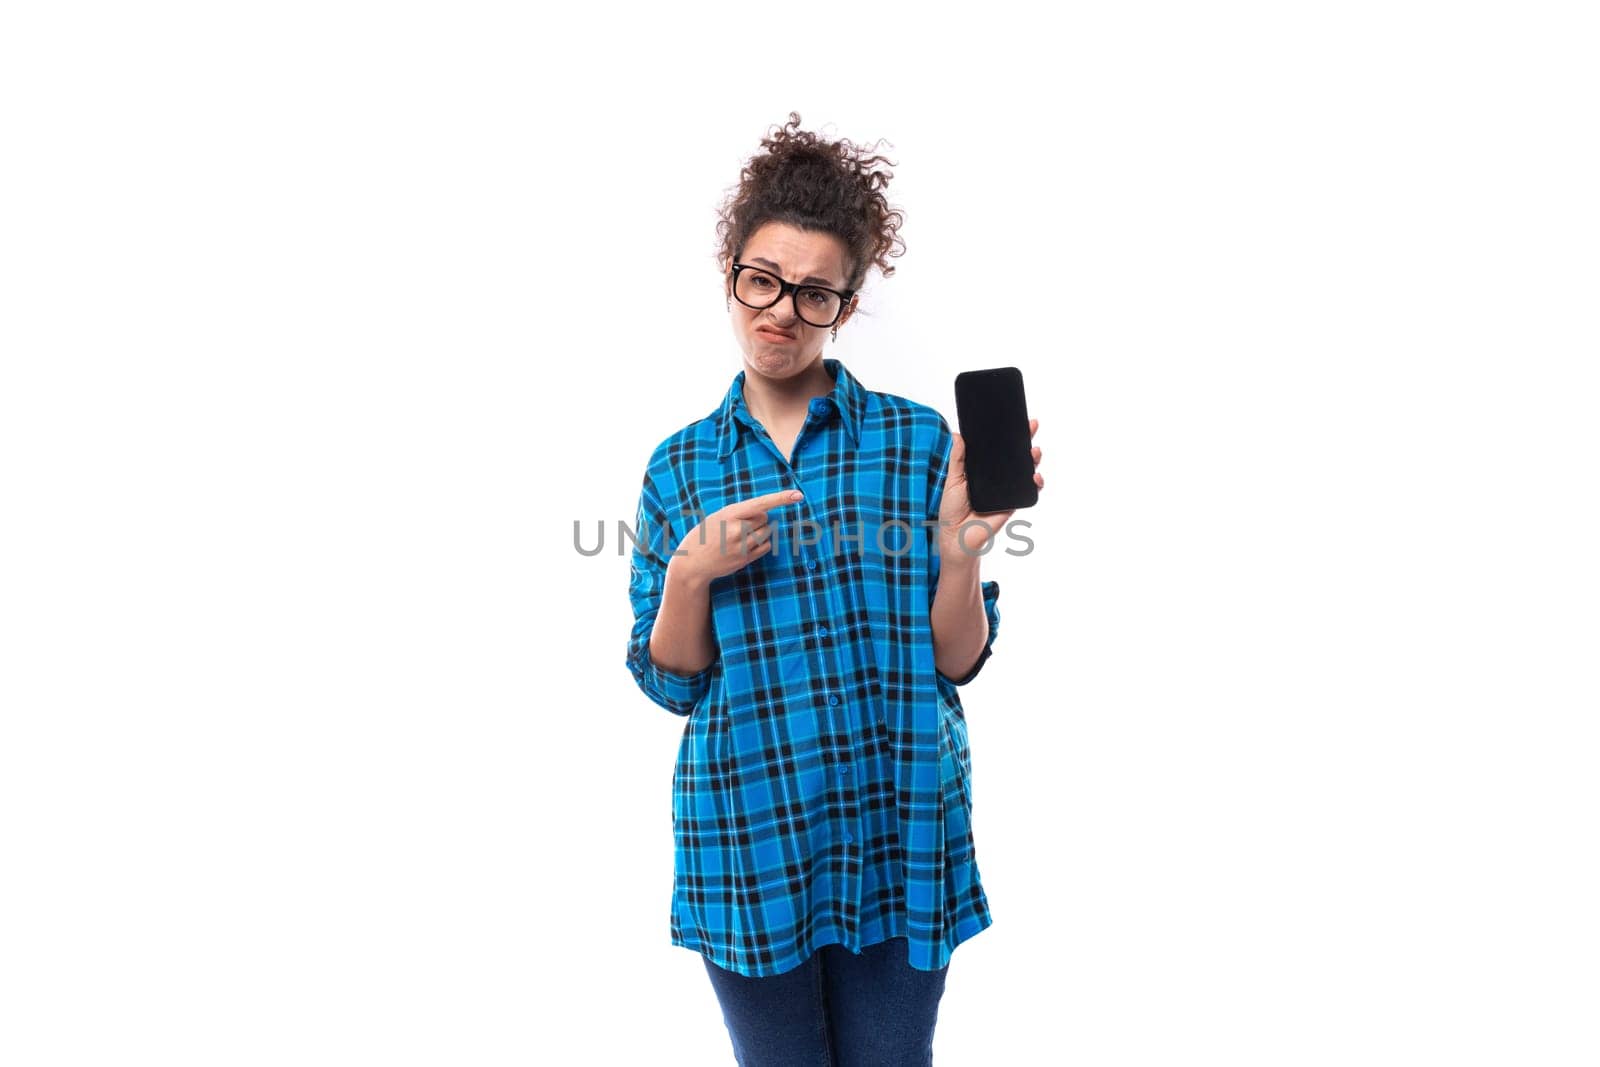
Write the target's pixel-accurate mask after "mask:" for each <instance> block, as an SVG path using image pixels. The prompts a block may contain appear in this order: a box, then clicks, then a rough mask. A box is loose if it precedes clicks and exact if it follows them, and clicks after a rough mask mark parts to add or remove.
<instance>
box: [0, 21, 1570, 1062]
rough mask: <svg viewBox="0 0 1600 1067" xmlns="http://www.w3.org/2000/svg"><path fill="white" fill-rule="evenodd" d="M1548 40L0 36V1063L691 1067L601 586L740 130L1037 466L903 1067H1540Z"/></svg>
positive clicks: (589, 30)
mask: <svg viewBox="0 0 1600 1067" xmlns="http://www.w3.org/2000/svg"><path fill="white" fill-rule="evenodd" d="M1580 7H1581V5H1577V4H1571V5H1554V4H1528V3H1523V4H1517V5H1512V4H1509V3H1503V4H1443V3H1438V4H1417V3H1396V2H1386V3H1349V2H1345V3H1340V4H1328V5H1321V6H1319V7H1316V8H1313V7H1311V6H1308V5H1283V4H1268V3H1256V4H1238V3H1230V4H1225V5H1179V4H1166V5H1156V4H1140V3H1135V4H1117V5H1110V4H1107V5H1097V6H1095V7H1092V8H1081V7H1080V8H1065V9H1057V10H1055V11H1054V12H1053V13H1048V17H1050V18H1054V19H1056V21H1055V22H1053V23H1050V22H1045V21H1041V19H1042V18H1045V17H1046V16H1047V11H1046V9H1043V8H1035V7H1032V6H1029V7H1022V6H1010V5H1003V4H986V5H982V7H981V8H979V9H961V10H959V11H953V12H948V13H941V12H939V11H937V10H935V9H931V8H927V7H923V8H912V7H909V6H907V7H903V8H898V9H894V10H891V9H889V8H887V7H882V6H878V7H870V8H868V7H844V6H833V5H828V4H814V5H809V6H802V7H795V6H793V5H790V6H787V7H774V6H772V5H767V6H765V7H762V6H761V5H751V4H742V5H725V6H716V7H707V8H704V9H691V8H685V7H682V6H675V5H669V6H666V7H658V8H654V9H651V10H648V11H646V10H639V11H628V10H626V9H622V8H618V7H615V6H606V7H603V8H601V9H599V10H597V11H595V12H592V13H588V14H581V15H580V14H579V12H578V9H577V7H575V6H574V5H559V6H558V7H557V8H556V9H555V10H554V11H546V12H542V13H538V14H535V13H534V12H533V9H532V8H531V7H526V6H521V5H497V6H491V5H462V4H453V5H444V4H435V5H421V4H411V5H392V4H391V5H378V4H370V5H357V4H349V3H328V2H321V3H315V4H310V3H299V4H295V3H274V4H270V5H267V4H262V5H253V6H249V7H246V6H244V5H207V4H199V3H191V4H170V3H162V4H148V5H109V4H106V5H85V4H70V3H65V4H59V3H58V4H49V5H45V4H17V5H8V6H7V8H6V9H5V14H4V15H3V16H0V153H3V157H4V166H3V168H0V185H3V187H4V193H3V195H0V357H3V377H0V501H3V504H0V506H3V508H4V516H5V517H4V521H3V522H0V540H3V545H0V547H3V551H0V625H3V631H0V640H3V646H0V648H3V651H0V687H3V691H0V709H3V728H0V729H3V733H0V864H3V877H0V896H3V903H0V1002H3V1003H4V1005H5V1009H4V1019H3V1022H0V1060H3V1061H4V1062H6V1063H7V1064H15V1065H19V1067H21V1065H34V1064H41V1065H42V1064H120V1063H132V1062H150V1063H161V1064H164V1065H179V1064H206V1065H216V1064H228V1065H236V1064H288V1063H294V1064H341V1065H343V1064H357V1063H374V1064H377V1063H381V1064H385V1065H400V1064H452V1065H453V1064H474V1065H499V1064H533V1063H540V1064H544V1063H618V1064H623V1063H642V1062H650V1063H673V1064H710V1063H729V1062H732V1057H731V1055H730V1053H729V1047H728V1040H727V1033H726V1031H725V1030H724V1029H723V1026H722V1021H721V1018H720V1016H719V1014H718V1007H717V1004H716V1001H715V999H714V996H713V994H712V992H711V988H710V985H709V983H708V982H707V980H706V976H705V974H704V970H703V967H702V965H701V963H700V960H699V959H698V957H697V956H696V955H694V954H693V953H691V952H688V951H685V950H684V949H682V948H678V947H675V946H671V945H670V944H669V943H668V905H669V900H670V892H671V861H672V853H671V846H672V843H671V821H670V780H671V774H672V762H673V758H674V754H675V752H676V748H677V744H678V740H679V731H680V729H681V727H682V720H680V719H676V718H674V717H672V716H670V715H669V714H668V713H666V712H665V711H663V710H662V709H660V708H658V707H656V706H655V705H653V704H651V703H649V702H648V701H647V700H646V699H645V698H644V697H643V695H642V694H640V693H639V692H638V691H637V689H635V688H634V685H633V682H632V679H631V678H630V676H629V675H628V673H627V671H626V668H625V666H624V650H625V648H624V646H625V639H626V632H627V629H628V627H629V624H630V622H631V619H630V616H629V611H628V601H627V592H626V584H627V561H626V559H625V558H624V557H623V556H620V555H618V554H616V552H615V547H616V543H615V540H614V524H615V522H616V521H617V520H619V519H622V520H626V521H630V522H631V520H632V516H633V507H634V505H635V503H636V500H637V491H638V485H639V479H640V475H641V473H642V470H643V464H644V462H645V460H646V458H647V457H648V454H649V450H650V448H651V447H652V446H653V445H654V444H655V443H656V442H658V441H659V440H660V439H661V438H662V437H664V436H665V435H666V434H668V433H670V432H672V431H673V430H675V429H677V428H678V427H679V426H682V425H683V424H685V423H687V422H689V421H691V420H693V419H695V418H698V417H700V416H701V415H704V414H707V413H709V412H710V411H711V410H712V409H713V408H714V407H715V406H716V404H717V402H718V401H719V400H720V398H721V396H722V394H723V392H724V391H725V390H726V388H727V386H728V383H729V382H730V381H731V379H732V376H733V375H734V374H735V373H737V372H738V370H739V369H740V356H739V349H738V347H737V344H736V342H735V339H734V336H733V333H732V331H731V329H730V327H729V325H728V321H727V313H726V311H725V309H724V305H723V298H722V295H721V291H720V288H719V278H718V275H717V273H716V267H715V262H714V260H713V253H714V250H715V233H714V229H713V227H714V223H715V209H716V207H717V205H718V203H719V202H720V200H721V197H722V196H723V195H724V193H725V192H726V191H727V190H728V189H729V188H730V187H731V186H732V185H733V184H734V183H735V182H736V181H737V178H738V172H739V167H740V164H741V163H742V161H743V160H744V159H745V158H746V157H747V156H748V155H749V154H750V153H752V152H753V151H755V150H756V148H757V145H758V142H759V139H760V137H761V136H762V135H763V133H765V132H767V131H768V130H769V129H770V128H772V127H774V126H775V125H777V124H779V123H781V122H782V121H784V119H785V118H786V117H787V115H788V112H789V111H790V110H796V111H798V112H800V114H801V117H802V120H803V122H804V125H805V126H806V128H807V129H820V130H821V132H823V133H825V134H826V135H828V136H834V137H838V136H843V137H848V138H850V139H852V140H854V141H856V142H858V143H866V142H872V141H874V140H875V139H877V138H880V137H881V138H884V139H885V143H884V144H883V145H882V146H880V147H881V149H882V150H883V151H884V152H885V154H887V155H888V156H890V158H891V159H893V160H894V161H895V163H896V164H897V165H896V167H895V177H894V180H893V181H892V183H891V185H890V187H889V196H890V200H891V202H892V203H893V204H895V205H896V206H897V207H899V208H901V209H903V211H904V212H905V219H906V221H905V226H904V229H903V231H902V236H903V238H904V240H905V242H906V254H905V255H904V256H903V257H901V258H899V259H897V260H896V261H895V264H896V266H897V268H898V269H897V273H896V274H895V275H894V276H893V277H892V278H888V279H884V278H882V277H881V276H880V275H878V274H876V273H874V274H872V275H871V276H870V278H869V282H868V285H867V290H866V292H865V294H864V296H863V310H864V311H865V312H867V314H866V315H863V316H861V317H858V318H857V319H856V320H854V321H853V322H852V323H851V325H850V327H849V328H848V329H846V330H841V331H840V341H839V343H838V344H830V345H829V346H828V349H827V351H826V354H827V355H836V356H838V357H839V358H841V359H843V360H845V361H846V364H847V365H848V366H849V367H850V368H851V370H852V371H853V372H855V373H856V374H857V376H858V377H859V378H860V379H861V380H862V381H863V382H864V383H865V384H866V385H868V386H869V387H870V388H874V389H880V390H884V391H888V392H895V393H899V394H901V395H904V396H909V397H912V398H914V399H918V400H920V401H922V402H924V403H928V404H931V405H933V406H935V407H938V408H939V409H940V410H941V411H943V412H944V413H945V414H946V416H947V417H948V418H950V419H951V420H952V423H954V416H955V412H954V404H953V398H952V391H951V380H952V379H953V377H954V375H955V374H956V373H957V372H958V371H960V370H964V369H968V368H973V367H986V366H1006V365H1013V366H1018V367H1020V368H1022V370H1023V373H1024V374H1025V376H1026V381H1027V387H1028V396H1029V402H1030V408H1031V414H1033V415H1034V416H1036V417H1037V418H1039V420H1040V423H1041V427H1040V431H1039V435H1038V437H1037V438H1036V442H1037V443H1038V444H1039V445H1040V446H1041V447H1042V448H1043V450H1044V459H1043V463H1042V466H1041V471H1042V472H1043V473H1044V475H1045V480H1046V485H1045V490H1044V492H1043V495H1042V499H1041V501H1040V504H1039V506H1038V507H1037V508H1034V509H1031V510H1030V511H1027V512H1022V513H1019V516H1020V517H1026V518H1027V519H1029V520H1030V521H1031V522H1032V523H1033V527H1032V529H1031V530H1029V531H1028V533H1029V536H1031V537H1033V539H1034V541H1035V544H1036V549H1035V551H1034V552H1033V554H1032V555H1030V556H1027V557H1023V558H1011V557H1005V556H1002V555H999V554H998V553H997V554H995V555H994V556H992V557H990V558H989V559H987V560H986V561H985V563H984V577H985V578H995V579H997V580H999V581H1000V583H1001V585H1002V587H1003V593H1002V598H1001V610H1002V613H1003V616H1004V619H1003V622H1002V627H1001V634H1000V636H999V638H998V640H997V642H996V645H995V653H994V657H993V658H992V659H991V660H990V661H989V662H988V664H987V665H986V667H985V669H984V672H983V675H982V677H981V678H980V679H979V680H978V681H976V682H974V683H973V684H972V685H971V686H970V687H968V688H967V689H966V690H965V691H964V697H965V699H966V706H967V716H968V724H969V731H970V740H971V745H972V756H973V779H972V781H973V789H974V801H975V808H974V816H973V821H974V831H975V834H976V840H977V849H978V857H979V860H980V863H981V866H982V870H983V873H984V879H985V885H986V888H987V891H988V893H989V897H990V903H991V907H992V909H993V914H994V925H993V926H992V927H991V928H990V929H988V930H986V931H984V932H983V933H981V934H979V935H978V936H977V937H975V938H974V939H972V940H971V941H969V942H967V943H965V944H963V945H962V946H961V947H959V948H958V949H957V952H956V955H955V957H954V959H953V961H952V965H951V969H950V973H949V981H948V986H947V990H946V994H945V999H944V1001H943V1003H942V1005H941V1009H940V1021H939V1029H938V1035H937V1041H936V1046H935V1051H936V1060H937V1062H939V1063H943V1064H978V1065H989V1064H1024V1063H1026V1064H1032V1063H1071V1064H1083V1065H1093V1067H1111V1065H1134V1064H1141V1065H1142V1064H1150V1065H1172V1064H1193V1063H1218V1064H1228V1065H1230V1067H1241V1065H1246V1064H1260V1065H1272V1067H1278V1065H1283V1064H1295V1065H1310V1064H1338V1065H1347V1064H1354V1063H1361V1064H1406V1065H1410V1064H1424V1063H1440V1064H1445V1063H1448V1064H1452V1065H1459V1064H1517V1065H1524V1064H1540V1065H1545V1067H1550V1065H1564V1064H1593V1063H1595V1062H1596V1060H1597V1058H1600V1034H1597V1029H1596V1026H1595V1015H1594V1012H1595V1006H1596V1004H1597V1002H1600V978H1597V972H1596V969H1595V959H1596V958H1597V952H1600V937H1597V934H1600V930H1597V919H1596V908H1595V901H1596V900H1597V899H1600V870H1597V855H1596V842H1597V830H1600V826H1597V820H1596V812H1597V811H1600V797H1597V796H1596V793H1597V787H1596V771H1595V767H1596V758H1597V756H1600V752H1597V750H1596V744H1595V729H1594V726H1595V717H1596V714H1597V712H1600V700H1597V695H1600V694H1597V688H1600V687H1597V681H1596V651H1597V639H1600V622H1597V612H1596V603H1597V600H1596V596H1597V593H1600V588H1597V585H1600V582H1597V567H1596V561H1595V545H1596V544H1600V522H1597V507H1596V503H1597V502H1596V489H1597V484H1600V482H1597V473H1600V472H1597V470H1596V457H1597V455H1600V441H1597V439H1596V438H1597V432H1596V419H1595V411H1596V404H1597V400H1600V397H1597V395H1596V389H1595V381H1596V376H1595V361H1596V357H1597V355H1600V346H1597V344H1596V340H1597V339H1596V332H1597V331H1596V323H1597V316H1596V307H1595V294H1596V292H1597V282H1600V277H1597V274H1600V270H1597V257H1596V249H1597V247H1600V232H1597V231H1600V226H1597V221H1600V220H1597V209H1596V196H1595V190H1596V189H1600V165H1597V164H1600V160H1597V155H1596V141H1595V130H1596V118H1597V116H1596V108H1595V101H1596V100H1597V99H1600V86H1597V84H1596V82H1597V80H1600V79H1597V77H1596V65H1595V62H1594V56H1595V53H1596V45H1597V41H1596V37H1595V34H1594V33H1593V32H1592V30H1591V29H1590V27H1589V26H1587V25H1585V24H1583V23H1582V22H1581V20H1580V18H1579V10H1580ZM551 18H554V19H555V20H556V21H550V19H551ZM891 145H892V147H890V146H891ZM619 273H620V274H621V276H624V277H627V278H629V279H631V281H630V283H629V285H628V286H627V287H622V286H619V285H618V284H616V283H611V282H608V281H607V279H608V278H615V277H617V276H619ZM575 519H576V520H582V521H583V522H584V523H586V524H588V525H589V528H590V529H591V531H592V528H593V524H594V523H595V522H605V523H607V524H608V525H610V526H611V527H612V536H613V539H612V540H610V541H608V543H607V548H608V551H606V552H604V553H602V554H601V555H599V556H596V557H583V556H580V555H579V554H578V553H577V552H576V551H575V550H574V548H573V522H574V520H575Z"/></svg>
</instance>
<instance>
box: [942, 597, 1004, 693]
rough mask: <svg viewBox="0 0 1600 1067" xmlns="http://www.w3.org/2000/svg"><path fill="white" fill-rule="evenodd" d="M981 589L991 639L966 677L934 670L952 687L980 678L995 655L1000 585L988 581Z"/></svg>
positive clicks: (985, 643)
mask: <svg viewBox="0 0 1600 1067" xmlns="http://www.w3.org/2000/svg"><path fill="white" fill-rule="evenodd" d="M981 588H982V590H983V613H984V615H985V616H987V618H988V620H989V637H988V639H987V640H986V641H984V643H983V651H982V652H980V653H978V661H977V662H976V663H974V664H973V665H972V670H970V671H968V672H967V673H966V676H965V677H962V678H951V677H950V676H949V675H947V674H945V673H944V672H943V671H940V670H939V669H938V668H937V667H936V668H934V671H935V673H937V674H938V675H939V677H940V679H941V680H943V681H946V682H948V683H950V684H951V685H966V684H967V683H968V682H970V681H972V680H973V679H974V678H976V677H977V676H978V672H979V671H981V670H983V665H984V663H986V662H988V659H989V657H990V656H991V655H993V653H994V639H995V636H996V635H997V634H999V632H1000V583H999V582H997V581H993V580H990V581H986V582H983V583H982V585H981Z"/></svg>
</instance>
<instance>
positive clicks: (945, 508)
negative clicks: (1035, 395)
mask: <svg viewBox="0 0 1600 1067" xmlns="http://www.w3.org/2000/svg"><path fill="white" fill-rule="evenodd" d="M1038 432H1039V420H1038V419H1029V420H1028V436H1029V437H1030V438H1032V437H1033V435H1034V434H1036V433H1038ZM951 436H952V437H953V438H954V441H953V442H952V443H951V445H950V469H949V470H948V471H947V472H946V473H945V479H944V497H943V498H942V499H941V500H940V501H939V555H940V557H941V558H945V559H949V558H953V557H954V556H955V554H956V553H958V552H959V553H963V554H965V555H969V556H977V555H980V554H982V553H983V552H984V546H985V545H987V544H988V543H989V541H990V539H991V538H993V537H994V536H995V535H996V534H998V533H999V532H1000V531H1001V530H1003V529H1005V525H1006V523H1007V522H1009V521H1010V519H1011V516H1012V515H1014V514H1016V509H1015V508H1012V509H1011V510H1009V511H990V512H985V513H984V514H982V515H979V514H977V513H976V512H974V511H973V510H972V504H971V502H970V501H968V500H967V463H966V457H967V443H966V442H965V441H963V440H962V439H961V435H960V434H958V433H954V432H952V434H951ZM1043 455H1044V452H1043V451H1042V450H1041V449H1040V448H1039V446H1038V445H1034V446H1033V468H1034V470H1033V484H1034V485H1037V486H1038V487H1039V488H1040V489H1043V488H1044V475H1042V474H1040V473H1039V459H1040V457H1042V456H1043ZM973 520H977V521H975V522H974V521H973ZM969 522H970V523H972V525H971V526H967V528H966V530H965V532H963V530H962V527H963V526H966V524H967V523H969Z"/></svg>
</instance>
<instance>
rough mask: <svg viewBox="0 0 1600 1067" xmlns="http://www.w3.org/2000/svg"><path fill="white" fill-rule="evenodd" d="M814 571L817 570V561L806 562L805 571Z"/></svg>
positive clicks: (809, 560)
mask: <svg viewBox="0 0 1600 1067" xmlns="http://www.w3.org/2000/svg"><path fill="white" fill-rule="evenodd" d="M816 569H817V561H816V560H814V559H808V560H806V570H808V571H814V570H816Z"/></svg>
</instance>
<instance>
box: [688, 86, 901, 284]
mask: <svg viewBox="0 0 1600 1067" xmlns="http://www.w3.org/2000/svg"><path fill="white" fill-rule="evenodd" d="M882 140H883V139H882V138H879V141H882ZM877 144H878V142H876V141H875V142H873V145H872V146H870V147H872V148H876V146H877ZM761 147H762V148H764V149H766V151H765V152H764V153H758V154H757V155H755V156H754V157H752V158H751V159H750V160H749V161H748V162H747V163H746V164H745V166H744V169H743V170H742V171H741V172H740V174H739V184H738V185H737V186H736V187H735V188H734V190H733V193H732V195H731V196H729V197H728V199H727V200H726V201H725V202H724V203H723V205H722V207H721V208H720V209H719V212H718V214H719V221H718V222H717V237H718V246H717V261H718V264H719V267H720V269H721V270H724V271H725V270H727V269H728V266H729V265H730V264H731V263H733V262H735V261H736V260H737V259H738V257H739V255H740V254H741V253H742V252H743V251H744V245H745V242H746V241H748V240H749V239H750V235H751V234H753V233H755V232H756V230H757V229H759V228H760V227H761V226H762V225H763V224H765V223H768V222H785V223H788V224H789V225H791V226H795V227H798V228H799V229H802V230H809V231H813V232H822V233H830V234H832V235H834V236H835V237H837V238H839V240H840V241H842V242H843V243H844V246H845V249H846V252H847V255H848V257H849V261H848V263H847V265H846V266H847V270H848V271H849V275H848V278H847V279H846V281H845V288H846V289H859V288H860V287H861V283H862V282H863V281H865V280H866V276H867V270H868V269H869V268H870V267H871V266H872V265H873V264H877V266H878V268H879V270H881V271H882V272H883V276H884V277H885V278H887V277H889V276H890V275H891V274H893V273H894V267H893V266H892V265H891V264H890V263H889V258H888V257H890V256H900V255H904V254H905V242H904V241H902V240H901V239H900V237H899V232H898V231H899V229H900V226H901V224H902V223H903V222H904V218H903V216H902V215H901V213H900V212H899V211H897V210H895V209H894V208H891V207H890V206H889V202H888V200H887V199H885V197H884V195H883V188H884V186H886V185H888V184H889V179H890V177H892V176H893V172H892V171H890V170H888V169H887V168H885V169H881V170H880V169H878V164H880V163H885V164H889V166H897V165H898V164H895V163H893V162H892V161H891V160H888V159H886V158H885V157H883V156H879V155H870V156H869V155H867V151H868V147H869V146H865V145H855V144H852V143H851V142H849V141H847V140H844V139H843V138H841V139H839V140H837V141H826V140H823V139H821V138H819V137H818V136H817V135H816V134H815V133H807V132H805V131H802V130H801V129H800V115H799V113H798V112H794V111H791V112H789V122H788V123H787V124H786V125H785V126H783V127H780V128H779V130H778V132H777V133H776V134H775V135H773V136H771V137H764V138H762V140H761ZM889 147H890V148H893V147H894V144H893V142H890V143H889ZM897 247H898V251H896V248H897Z"/></svg>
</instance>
